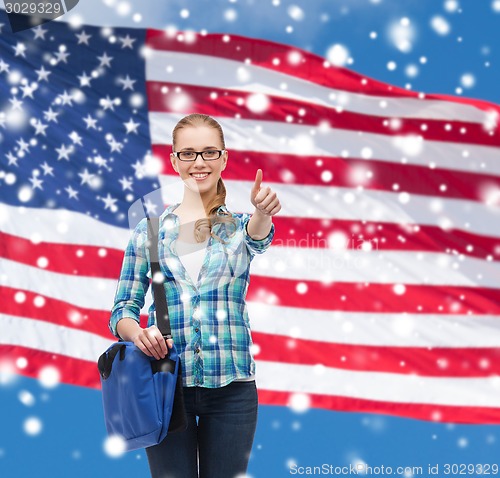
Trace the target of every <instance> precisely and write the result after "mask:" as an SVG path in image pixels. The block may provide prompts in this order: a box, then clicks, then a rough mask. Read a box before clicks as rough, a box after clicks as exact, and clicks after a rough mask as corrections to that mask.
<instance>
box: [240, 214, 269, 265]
mask: <svg viewBox="0 0 500 478" xmlns="http://www.w3.org/2000/svg"><path fill="white" fill-rule="evenodd" d="M251 217H252V215H251V214H248V213H245V214H243V216H242V218H241V221H242V227H243V237H244V238H245V243H246V245H247V249H248V250H249V251H250V254H252V255H255V254H262V253H264V252H265V251H266V250H267V249H268V247H269V246H270V245H271V242H272V241H273V237H274V223H272V225H271V230H270V231H269V234H268V235H267V236H266V237H264V238H262V239H258V240H257V239H252V237H251V236H250V234H248V230H247V227H248V222H249V221H250V218H251Z"/></svg>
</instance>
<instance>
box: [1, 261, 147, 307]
mask: <svg viewBox="0 0 500 478" xmlns="http://www.w3.org/2000/svg"><path fill="white" fill-rule="evenodd" d="M0 270H1V271H2V273H1V275H0V284H1V285H2V286H7V287H12V288H14V289H19V290H28V291H30V292H34V293H36V294H40V295H42V296H45V297H50V298H53V299H58V300H61V301H64V302H67V303H69V304H72V305H75V306H77V307H85V308H88V309H95V310H109V311H111V308H112V307H113V298H114V295H115V291H116V285H117V283H118V277H117V279H116V280H111V279H103V278H98V277H82V276H74V275H71V274H59V273H57V272H52V271H46V270H44V269H39V268H38V267H32V266H27V265H24V264H21V263H19V262H16V261H11V260H8V259H3V258H2V259H0ZM148 294H149V292H148ZM11 300H12V299H11Z"/></svg>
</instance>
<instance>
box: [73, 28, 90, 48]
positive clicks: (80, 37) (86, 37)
mask: <svg viewBox="0 0 500 478" xmlns="http://www.w3.org/2000/svg"><path fill="white" fill-rule="evenodd" d="M75 35H76V38H78V45H80V44H82V43H85V45H87V46H88V44H89V40H90V39H91V38H92V35H87V34H86V33H85V30H83V31H82V32H81V33H75Z"/></svg>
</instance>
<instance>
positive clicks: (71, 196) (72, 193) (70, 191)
mask: <svg viewBox="0 0 500 478" xmlns="http://www.w3.org/2000/svg"><path fill="white" fill-rule="evenodd" d="M64 190H65V191H66V192H67V193H68V196H69V199H76V200H78V191H76V190H74V189H73V188H72V187H71V186H68V187H67V188H64Z"/></svg>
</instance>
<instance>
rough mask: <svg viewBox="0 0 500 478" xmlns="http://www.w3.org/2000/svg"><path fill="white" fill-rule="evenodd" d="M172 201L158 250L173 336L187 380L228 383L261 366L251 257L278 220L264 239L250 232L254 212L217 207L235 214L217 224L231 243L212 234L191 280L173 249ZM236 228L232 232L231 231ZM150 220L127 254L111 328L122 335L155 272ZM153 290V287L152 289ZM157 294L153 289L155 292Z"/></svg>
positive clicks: (258, 251)
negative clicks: (251, 309)
mask: <svg viewBox="0 0 500 478" xmlns="http://www.w3.org/2000/svg"><path fill="white" fill-rule="evenodd" d="M179 205H180V203H177V204H173V205H170V206H168V207H167V208H166V209H165V211H164V212H163V213H162V214H161V215H160V226H159V236H158V254H159V259H160V269H161V271H162V273H163V275H164V276H165V293H166V297H167V306H168V314H169V318H170V325H171V328H172V338H173V340H174V342H175V345H176V348H177V350H178V352H179V353H180V357H181V363H182V379H183V385H184V386H185V387H193V386H201V387H207V388H216V387H223V386H224V385H227V384H229V383H230V382H232V381H233V380H235V379H240V378H247V377H249V376H250V375H252V374H254V373H255V360H254V357H253V354H252V351H251V345H252V335H251V331H250V322H249V318H248V311H247V304H246V301H245V297H246V294H247V290H248V285H249V283H250V263H251V261H252V259H253V258H254V257H255V254H262V253H263V252H265V251H266V249H267V248H268V247H269V246H270V244H271V242H272V240H273V237H274V224H272V226H271V231H270V232H269V234H268V235H267V237H265V238H264V239H260V240H255V239H252V238H251V237H250V235H249V234H248V231H247V224H248V221H249V220H250V218H251V214H248V213H232V212H229V211H228V210H227V208H226V206H225V205H222V206H220V207H219V208H218V210H217V214H218V215H222V214H224V213H229V214H231V215H232V216H233V217H234V219H235V220H236V224H237V225H236V229H234V227H233V226H232V224H223V223H217V224H215V225H214V226H213V228H212V231H213V233H214V234H215V235H217V236H219V237H220V238H221V239H223V240H224V241H226V242H227V244H222V243H221V242H220V241H218V240H217V239H215V238H213V237H212V236H210V237H209V240H208V244H207V249H206V252H205V258H204V262H203V265H202V267H201V270H200V273H199V276H198V280H197V283H196V284H195V283H193V281H192V279H191V277H190V275H189V274H188V273H187V271H186V269H185V268H184V266H183V264H182V262H181V260H180V259H179V256H178V255H177V252H176V250H175V240H176V239H177V237H178V235H179V217H178V216H177V215H176V214H174V213H173V212H172V211H173V210H174V209H175V208H176V207H177V206H179ZM233 232H234V235H231V234H232V233H233ZM146 241H147V220H146V218H144V219H142V220H141V221H140V222H139V224H138V225H137V226H136V227H135V229H134V232H133V234H132V237H131V238H130V240H129V243H128V245H127V248H126V250H125V255H124V259H123V264H122V269H121V273H120V278H119V280H118V285H117V288H116V294H115V300H114V305H113V308H112V310H111V317H110V320H109V329H110V331H111V333H112V334H113V335H114V336H115V337H117V338H120V337H119V335H118V333H117V331H116V325H117V323H118V321H119V320H120V319H122V318H124V317H128V318H132V319H135V320H136V321H137V322H138V323H139V316H140V311H141V309H142V307H143V306H144V297H145V295H146V293H147V291H148V288H149V285H150V279H151V270H150V266H149V250H148V248H147V244H146ZM151 289H152V288H151ZM151 294H153V291H151ZM153 324H156V319H155V306H154V301H153V302H152V304H151V306H150V308H149V312H148V325H147V326H148V327H149V326H151V325H153Z"/></svg>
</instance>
